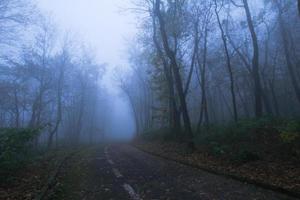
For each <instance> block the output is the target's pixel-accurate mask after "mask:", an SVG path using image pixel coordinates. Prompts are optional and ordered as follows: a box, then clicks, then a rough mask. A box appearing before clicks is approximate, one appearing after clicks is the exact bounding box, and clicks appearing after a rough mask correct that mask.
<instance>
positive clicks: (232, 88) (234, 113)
mask: <svg viewBox="0 0 300 200" xmlns="http://www.w3.org/2000/svg"><path fill="white" fill-rule="evenodd" d="M215 13H216V16H217V20H218V25H219V29H220V31H221V37H222V40H223V45H224V51H225V55H226V62H227V70H228V73H229V78H230V91H231V98H232V106H233V116H234V121H235V122H237V121H238V112H237V106H236V95H235V89H234V77H233V72H232V66H231V58H230V55H229V50H228V45H227V38H226V35H225V32H224V29H223V26H222V24H221V21H220V16H219V13H218V10H217V2H216V0H215Z"/></svg>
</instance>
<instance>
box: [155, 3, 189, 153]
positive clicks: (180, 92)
mask: <svg viewBox="0 0 300 200" xmlns="http://www.w3.org/2000/svg"><path fill="white" fill-rule="evenodd" d="M160 4H161V2H160V0H156V2H155V13H156V15H157V17H158V20H159V24H160V34H161V37H162V40H163V46H164V49H165V52H166V54H167V56H168V58H169V59H170V64H171V67H172V71H173V73H174V78H175V85H176V88H177V93H178V96H179V100H180V106H181V109H182V117H183V122H184V127H185V131H186V138H187V142H188V145H189V146H190V147H191V148H192V149H194V143H193V131H192V126H191V121H190V117H189V113H188V109H187V103H186V99H185V95H184V89H183V85H182V79H181V76H180V72H179V66H178V64H177V60H176V57H175V53H174V52H173V51H172V50H171V48H170V46H169V41H168V36H167V32H166V28H165V21H164V18H163V16H162V15H161V10H160Z"/></svg>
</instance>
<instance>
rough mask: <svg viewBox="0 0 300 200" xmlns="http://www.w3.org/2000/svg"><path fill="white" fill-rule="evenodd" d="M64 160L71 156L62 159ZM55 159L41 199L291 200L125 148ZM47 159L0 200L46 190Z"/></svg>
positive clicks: (99, 148)
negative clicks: (58, 165)
mask: <svg viewBox="0 0 300 200" xmlns="http://www.w3.org/2000/svg"><path fill="white" fill-rule="evenodd" d="M66 155H72V156H69V157H67V159H63V158H66ZM56 156H57V157H56V159H58V160H64V163H63V165H62V167H61V168H60V170H59V172H58V174H57V176H56V177H55V184H53V187H49V189H48V190H47V192H46V195H44V196H43V198H42V199H66V200H70V199H72V200H77V199H78V200H82V199H85V200H89V199H90V200H95V199H103V200H105V199H111V200H113V199H116V200H126V199H133V200H139V199H144V200H148V199H149V200H150V199H166V200H167V199H174V200H176V199H191V200H193V199H195V200H196V199H209V200H210V199H243V200H244V199H293V198H292V197H288V196H285V195H283V194H281V193H277V192H274V191H270V190H266V189H263V188H260V187H257V186H255V185H251V184H245V183H243V182H240V181H236V180H233V179H231V178H226V177H224V176H219V175H214V174H212V173H208V172H206V171H203V170H199V169H195V168H192V167H189V166H186V165H182V164H179V163H177V162H173V161H169V160H166V159H162V158H159V157H156V156H153V155H150V154H148V153H145V152H143V151H140V150H138V149H137V148H135V147H133V146H130V145H127V144H111V145H99V146H95V147H85V148H81V149H80V150H76V151H75V150H68V151H66V152H64V153H62V152H61V153H60V154H58V153H57V154H56ZM54 157H55V156H54ZM54 157H53V156H52V159H54ZM52 159H51V156H49V157H47V159H46V157H45V159H44V160H45V161H43V162H40V164H36V168H33V166H31V168H27V167H26V169H24V170H22V171H23V173H25V171H27V172H26V173H25V174H31V175H32V177H35V178H29V177H30V176H28V175H27V176H24V175H23V177H24V180H25V179H27V181H26V184H24V183H23V182H20V184H17V185H16V186H15V187H11V188H8V187H6V188H3V187H1V188H0V191H1V193H0V199H7V200H8V199H10V200H13V199H37V198H36V197H37V196H39V194H40V193H41V192H42V191H43V190H42V188H43V187H44V186H45V185H47V184H48V181H47V178H49V174H51V173H50V172H49V170H50V168H51V169H52V170H53V169H54V168H55V167H54V164H51V163H52V162H53V160H52ZM46 160H48V162H46ZM54 163H55V162H54ZM29 169H30V170H29ZM32 179H36V180H38V181H36V180H32ZM21 185H22V187H21ZM25 185H26V187H25ZM1 195H2V196H1Z"/></svg>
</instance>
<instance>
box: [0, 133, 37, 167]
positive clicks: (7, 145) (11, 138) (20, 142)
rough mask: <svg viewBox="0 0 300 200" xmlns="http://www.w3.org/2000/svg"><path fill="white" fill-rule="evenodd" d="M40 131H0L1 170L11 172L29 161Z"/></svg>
mask: <svg viewBox="0 0 300 200" xmlns="http://www.w3.org/2000/svg"><path fill="white" fill-rule="evenodd" d="M38 134H39V130H33V129H0V169H1V170H4V171H7V170H9V171H11V170H14V169H17V168H19V167H21V166H22V164H24V162H25V161H27V160H28V158H29V155H30V153H31V152H32V147H33V144H32V142H33V140H34V139H35V138H36V137H37V136H38Z"/></svg>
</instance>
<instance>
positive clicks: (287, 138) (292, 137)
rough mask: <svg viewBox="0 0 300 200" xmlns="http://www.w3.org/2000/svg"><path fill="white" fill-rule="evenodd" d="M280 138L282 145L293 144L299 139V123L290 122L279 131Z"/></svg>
mask: <svg viewBox="0 0 300 200" xmlns="http://www.w3.org/2000/svg"><path fill="white" fill-rule="evenodd" d="M280 138H281V140H282V141H283V142H284V143H289V144H290V143H294V142H296V141H297V140H299V139H300V121H296V120H293V121H290V122H288V123H287V125H286V126H285V127H284V128H282V129H281V130H280Z"/></svg>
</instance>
